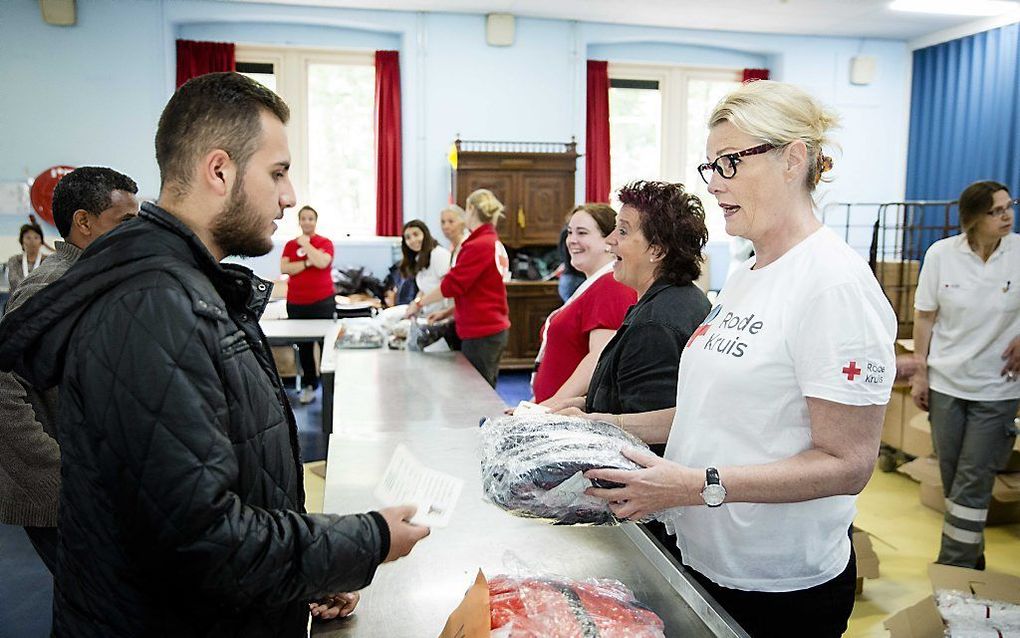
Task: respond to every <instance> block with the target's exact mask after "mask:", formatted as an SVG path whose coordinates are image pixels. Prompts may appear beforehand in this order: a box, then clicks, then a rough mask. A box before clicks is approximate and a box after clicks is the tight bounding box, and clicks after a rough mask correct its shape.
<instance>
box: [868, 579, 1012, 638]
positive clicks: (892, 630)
mask: <svg viewBox="0 0 1020 638" xmlns="http://www.w3.org/2000/svg"><path fill="white" fill-rule="evenodd" d="M928 579H929V580H930V581H931V588H932V591H938V590H942V589H953V590H957V591H963V592H968V593H971V594H973V595H975V596H977V597H979V598H988V599H991V600H1001V601H1005V602H1008V603H1013V604H1020V578H1017V577H1016V576H1009V575H1007V574H1000V573H997V572H989V571H982V572H979V571H977V570H975V569H964V568H962V567H950V566H948V565H929V566H928ZM885 628H886V629H888V630H889V635H890V637H891V638H943V636H944V635H945V630H944V627H943V624H942V616H941V615H940V614H939V610H938V607H937V606H936V605H935V598H934V597H933V596H928V597H927V598H925V599H924V600H922V601H921V602H919V603H917V604H915V605H912V606H910V607H907V608H906V609H904V610H902V611H899V612H897V613H896V614H893V615H892V616H890V617H889V618H887V619H886V620H885Z"/></svg>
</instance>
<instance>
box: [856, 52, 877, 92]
mask: <svg viewBox="0 0 1020 638" xmlns="http://www.w3.org/2000/svg"><path fill="white" fill-rule="evenodd" d="M877 65H878V61H877V60H876V58H875V56H873V55H857V56H854V57H852V58H850V84H861V85H864V84H871V83H872V82H873V81H874V80H875V68H876V67H877Z"/></svg>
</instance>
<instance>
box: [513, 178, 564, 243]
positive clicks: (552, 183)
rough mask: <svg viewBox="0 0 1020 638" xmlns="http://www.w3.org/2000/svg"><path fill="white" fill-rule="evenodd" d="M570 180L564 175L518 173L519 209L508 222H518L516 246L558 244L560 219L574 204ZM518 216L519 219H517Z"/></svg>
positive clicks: (560, 227)
mask: <svg viewBox="0 0 1020 638" xmlns="http://www.w3.org/2000/svg"><path fill="white" fill-rule="evenodd" d="M572 177H573V176H572V175H570V174H568V173H522V174H521V199H522V201H521V207H520V209H518V210H515V211H514V213H513V215H512V216H511V217H513V218H514V219H512V221H516V222H518V224H517V226H518V228H517V241H518V243H519V244H521V245H523V246H536V245H555V244H557V243H558V242H559V240H560V231H561V230H562V229H563V222H564V219H565V218H566V216H567V213H569V212H570V209H571V208H573V204H574V193H573V190H572V187H573V179H572ZM521 212H523V215H520V213H521ZM518 216H519V217H520V218H521V219H517V217H518ZM521 221H523V222H524V223H523V225H521V223H520V222H521Z"/></svg>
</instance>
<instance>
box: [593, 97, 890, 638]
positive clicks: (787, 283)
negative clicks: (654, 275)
mask: <svg viewBox="0 0 1020 638" xmlns="http://www.w3.org/2000/svg"><path fill="white" fill-rule="evenodd" d="M835 124H836V117H835V115H834V114H832V113H831V112H830V111H828V110H827V109H826V108H824V107H823V106H822V105H820V104H819V103H818V102H817V101H816V100H815V99H814V98H812V97H811V96H810V95H808V94H807V93H805V92H804V91H802V90H801V89H799V88H796V87H794V86H793V85H790V84H784V83H781V82H770V81H758V82H751V83H748V84H745V85H743V86H741V87H740V88H738V89H736V90H735V91H734V92H732V93H731V94H730V95H728V96H726V97H725V98H723V100H722V101H721V102H720V103H719V104H718V105H717V106H716V108H715V110H714V112H713V113H712V116H711V118H710V120H709V136H708V144H707V159H708V162H707V163H706V164H703V165H702V166H701V167H699V170H700V171H701V173H702V176H703V178H704V179H705V181H706V182H707V183H708V190H709V192H710V193H711V194H712V195H714V196H715V198H716V199H717V200H718V202H719V205H720V206H721V207H722V211H723V215H724V217H725V220H726V232H727V233H729V234H731V235H739V236H741V237H744V238H746V239H749V240H750V241H751V243H752V244H753V245H754V250H755V256H754V257H753V258H751V259H749V260H748V261H746V262H745V263H744V264H743V265H742V266H741V267H740V268H738V269H737V270H736V271H735V272H734V273H733V274H731V275H730V277H729V278H728V279H727V280H726V285H725V287H724V288H723V290H722V292H721V293H720V295H719V297H718V299H717V300H716V306H715V307H714V308H713V309H712V311H711V312H710V313H709V314H708V316H707V317H706V318H705V319H704V321H702V322H701V325H700V326H699V327H698V328H697V330H695V331H694V333H693V334H692V335H691V338H690V339H689V340H688V341H687V343H686V345H685V347H684V350H683V356H682V357H681V358H680V370H679V380H678V383H677V400H676V408H675V409H672V410H661V411H658V412H650V413H645V414H636V415H627V418H626V421H625V422H624V423H623V424H622V425H623V426H624V427H625V429H627V430H629V431H630V432H632V433H634V434H636V435H638V436H641V437H642V438H644V439H645V440H646V441H650V442H658V441H663V440H667V437H668V442H667V445H666V451H665V454H664V457H665V458H659V457H656V456H652V455H648V454H641V453H629V454H628V456H630V457H631V458H632V459H633V460H634V461H636V462H638V463H639V464H641V465H642V466H645V467H644V468H643V469H638V470H633V471H614V470H590V471H588V472H586V473H585V474H586V476H588V477H589V478H599V479H606V480H610V481H614V482H616V483H621V484H623V486H622V487H618V488H611V489H600V488H589V490H588V492H589V493H590V494H591V495H593V496H599V497H602V498H605V499H606V500H608V501H609V502H610V507H611V508H612V510H613V511H614V512H615V513H616V514H617V515H618V516H620V517H623V518H637V519H641V518H644V517H648V516H651V515H656V516H657V518H658V519H659V520H661V521H662V522H664V523H665V524H666V528H667V529H668V530H670V531H675V533H676V544H675V546H674V547H673V548H672V549H673V550H674V552H675V553H676V554H678V557H679V558H680V560H681V561H682V562H683V563H684V564H685V565H687V567H688V570H689V571H690V572H691V573H692V575H693V576H694V578H696V579H697V580H698V581H699V582H700V583H701V584H702V586H704V587H705V588H706V589H707V590H708V592H709V593H710V594H711V595H712V596H713V597H714V598H715V599H716V600H717V601H718V602H719V603H720V604H721V605H722V606H723V607H724V608H725V609H726V610H727V611H728V612H729V613H730V614H731V615H732V616H733V617H734V618H735V619H736V621H737V622H738V623H740V625H741V626H742V627H743V628H744V629H745V630H746V631H747V632H748V633H749V634H750V635H751V636H755V637H760V636H812V638H824V637H833V638H834V637H836V636H840V635H842V633H843V632H844V631H845V630H846V626H847V620H848V619H849V617H850V613H851V611H852V610H853V605H854V590H855V585H856V582H855V581H856V565H855V563H854V555H853V551H852V546H851V543H850V537H849V531H850V524H851V522H852V521H853V518H854V514H855V507H854V501H855V497H854V495H856V494H857V493H859V492H860V491H861V490H862V489H863V488H864V486H865V485H866V484H867V482H868V479H870V477H871V473H872V470H873V469H874V466H875V459H876V457H877V455H878V446H879V436H880V433H881V430H882V421H883V417H884V415H885V405H886V403H887V402H888V401H889V394H890V391H891V389H892V381H893V375H894V372H895V370H894V362H895V360H894V355H893V341H894V339H895V334H896V317H895V316H894V315H893V312H892V308H891V307H890V305H889V301H888V300H887V299H886V297H885V294H884V293H883V292H882V289H881V288H880V287H879V285H878V282H877V281H876V280H875V276H874V275H873V274H872V273H871V270H870V269H869V268H868V265H867V263H866V262H865V261H864V259H862V258H861V256H860V255H858V254H857V253H855V252H854V251H853V250H852V249H851V248H850V247H849V246H847V244H846V243H845V242H844V241H843V240H842V239H841V238H840V237H839V236H838V235H836V233H834V232H833V231H832V230H830V229H828V228H826V227H825V226H823V225H822V223H821V222H820V221H819V220H818V218H817V217H816V216H815V211H814V201H813V199H812V193H813V192H814V190H815V187H816V186H817V185H818V183H819V181H820V180H821V178H822V174H823V173H824V172H826V171H827V170H829V169H830V168H831V166H832V160H831V159H829V158H828V157H827V156H826V155H825V154H824V152H823V146H825V145H826V144H827V143H828V142H829V137H828V134H829V130H830V129H831V128H832V127H833V126H835ZM677 548H678V550H679V551H677Z"/></svg>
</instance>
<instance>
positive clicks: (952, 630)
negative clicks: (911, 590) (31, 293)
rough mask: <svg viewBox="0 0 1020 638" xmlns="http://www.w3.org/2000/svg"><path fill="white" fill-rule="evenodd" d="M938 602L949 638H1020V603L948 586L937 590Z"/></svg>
mask: <svg viewBox="0 0 1020 638" xmlns="http://www.w3.org/2000/svg"><path fill="white" fill-rule="evenodd" d="M935 602H936V604H937V605H938V608H939V614H941V615H942V619H943V620H944V621H945V622H946V636H948V637H949V638H964V637H966V638H983V637H984V636H988V637H989V638H1020V605H1014V604H1012V603H1007V602H1004V601H1001V600H985V599H983V598H975V597H974V596H973V595H972V594H969V593H965V592H960V591H952V590H947V589H942V590H939V591H937V592H935Z"/></svg>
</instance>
